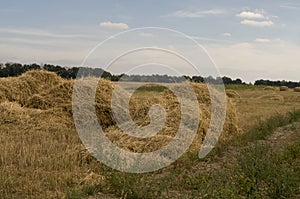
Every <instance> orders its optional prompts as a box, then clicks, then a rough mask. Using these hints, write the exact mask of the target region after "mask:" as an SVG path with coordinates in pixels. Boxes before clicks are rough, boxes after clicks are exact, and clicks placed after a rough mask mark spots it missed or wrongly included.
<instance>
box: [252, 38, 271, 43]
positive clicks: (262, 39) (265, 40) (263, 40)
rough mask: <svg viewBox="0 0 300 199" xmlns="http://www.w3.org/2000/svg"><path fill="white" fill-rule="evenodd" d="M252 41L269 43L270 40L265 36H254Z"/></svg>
mask: <svg viewBox="0 0 300 199" xmlns="http://www.w3.org/2000/svg"><path fill="white" fill-rule="evenodd" d="M254 41H255V42H258V43H270V42H271V40H270V39H267V38H256V39H255V40H254Z"/></svg>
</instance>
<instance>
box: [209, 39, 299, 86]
mask: <svg viewBox="0 0 300 199" xmlns="http://www.w3.org/2000/svg"><path fill="white" fill-rule="evenodd" d="M270 40H271V42H270V43H267V44H265V45H264V44H260V43H256V42H253V43H237V44H229V45H228V44H204V46H205V48H206V49H207V51H208V52H209V53H210V55H211V57H212V58H213V59H214V61H215V63H216V64H217V66H219V67H220V70H221V71H222V73H226V75H227V74H228V75H229V76H231V77H240V78H242V79H243V80H244V81H247V82H249V81H254V80H257V79H260V78H266V79H286V80H297V79H298V80H297V81H299V75H300V73H299V71H298V69H299V62H300V56H299V52H300V46H299V45H296V44H293V43H290V42H286V41H282V40H279V39H270ZM284 66H288V67H284ZM283 71H285V72H283Z"/></svg>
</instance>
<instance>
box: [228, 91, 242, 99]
mask: <svg viewBox="0 0 300 199" xmlns="http://www.w3.org/2000/svg"><path fill="white" fill-rule="evenodd" d="M226 95H227V97H229V98H238V99H239V98H241V96H240V95H239V93H238V92H236V91H235V90H232V89H227V90H226Z"/></svg>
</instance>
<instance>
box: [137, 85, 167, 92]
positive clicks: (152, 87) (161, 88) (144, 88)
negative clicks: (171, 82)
mask: <svg viewBox="0 0 300 199" xmlns="http://www.w3.org/2000/svg"><path fill="white" fill-rule="evenodd" d="M165 89H168V88H167V87H166V86H162V85H156V84H153V85H145V86H141V87H139V88H138V89H136V91H139V92H163V91H164V90H165Z"/></svg>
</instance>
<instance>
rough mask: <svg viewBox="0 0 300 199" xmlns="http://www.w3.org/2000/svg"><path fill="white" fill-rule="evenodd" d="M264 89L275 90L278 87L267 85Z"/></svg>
mask: <svg viewBox="0 0 300 199" xmlns="http://www.w3.org/2000/svg"><path fill="white" fill-rule="evenodd" d="M264 90H266V91H275V90H276V89H275V88H274V87H273V86H266V87H265V88H264Z"/></svg>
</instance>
